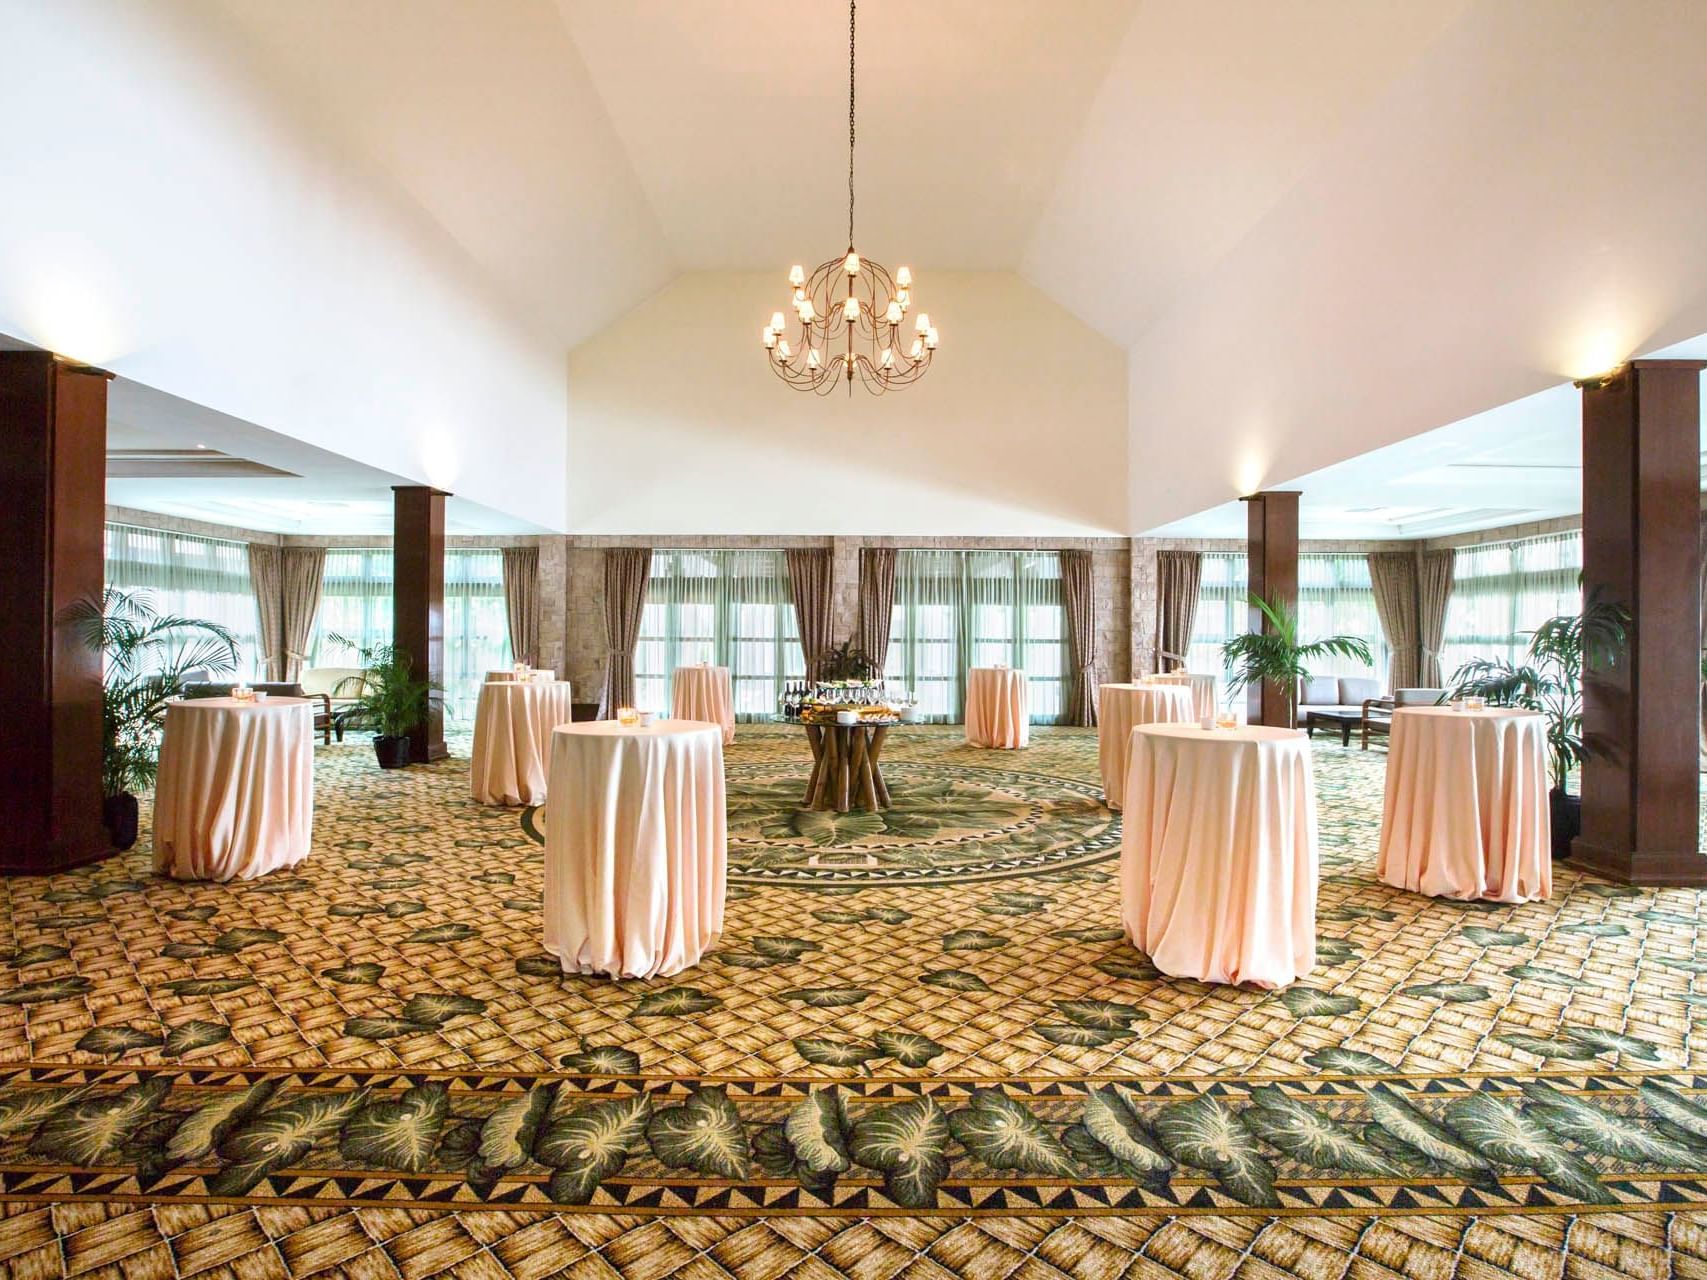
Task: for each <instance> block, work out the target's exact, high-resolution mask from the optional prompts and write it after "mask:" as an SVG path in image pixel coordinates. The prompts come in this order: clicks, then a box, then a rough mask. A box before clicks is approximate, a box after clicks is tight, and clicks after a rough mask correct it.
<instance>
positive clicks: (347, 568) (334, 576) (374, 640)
mask: <svg viewBox="0 0 1707 1280" xmlns="http://www.w3.org/2000/svg"><path fill="white" fill-rule="evenodd" d="M333 636H342V637H343V638H344V639H345V640H348V641H349V642H350V643H351V644H352V645H354V646H355V648H346V647H345V646H343V645H341V644H338V643H337V642H336V641H334V640H333V639H332V637H333ZM390 641H391V552H390V551H389V550H388V549H385V548H381V547H357V548H354V549H351V548H342V547H340V548H334V549H331V550H328V551H327V552H326V568H325V570H324V572H323V573H322V575H321V579H320V612H319V613H318V614H316V615H315V619H314V647H313V649H312V650H311V651H310V655H309V662H308V665H309V666H312V667H353V666H356V665H358V664H359V662H360V658H358V657H357V655H356V649H366V648H369V647H371V646H373V645H376V644H388V643H390Z"/></svg>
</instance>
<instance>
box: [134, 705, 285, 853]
mask: <svg viewBox="0 0 1707 1280" xmlns="http://www.w3.org/2000/svg"><path fill="white" fill-rule="evenodd" d="M317 705H318V703H316V702H313V701H310V700H309V699H307V698H268V699H266V700H265V701H258V702H239V701H237V699H235V698H186V699H184V700H182V701H179V702H173V703H171V704H169V705H168V706H167V708H166V727H165V732H164V734H163V735H162V737H161V740H160V769H159V772H158V774H157V775H156V777H155V780H154V870H155V871H156V872H158V873H159V874H161V875H166V876H172V877H174V878H175V879H179V880H253V879H255V878H256V877H257V876H264V875H266V874H267V872H269V871H275V870H277V869H278V868H280V867H293V866H295V865H296V864H297V863H299V862H301V861H302V860H303V859H304V858H306V857H307V856H308V849H309V845H310V843H311V842H312V840H313V837H314V710H315V707H316V706H317Z"/></svg>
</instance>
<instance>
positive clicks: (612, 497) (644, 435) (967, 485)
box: [569, 271, 1126, 536]
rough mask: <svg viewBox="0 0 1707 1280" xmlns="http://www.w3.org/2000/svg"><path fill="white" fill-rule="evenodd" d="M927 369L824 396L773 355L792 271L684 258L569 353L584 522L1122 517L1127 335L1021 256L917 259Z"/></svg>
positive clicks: (1046, 521) (1030, 521) (889, 522)
mask: <svg viewBox="0 0 1707 1280" xmlns="http://www.w3.org/2000/svg"><path fill="white" fill-rule="evenodd" d="M915 297H916V305H917V306H918V307H919V308H920V309H923V310H926V311H928V312H929V313H930V316H931V319H932V320H933V321H934V322H935V323H936V325H937V327H938V328H939V329H940V330H941V332H942V347H941V349H940V350H939V351H938V353H937V356H936V360H935V362H934V364H933V367H932V368H931V370H930V372H929V373H927V374H926V375H925V376H924V378H923V379H922V380H921V381H919V382H918V383H916V384H915V385H913V386H911V387H907V388H904V389H901V390H897V391H894V392H891V393H889V394H887V395H885V396H882V397H873V396H871V395H869V394H868V393H866V392H865V391H864V390H862V389H859V388H857V387H856V388H855V390H854V393H853V396H852V397H851V398H850V397H849V396H848V395H847V394H846V392H845V391H838V392H836V393H834V394H832V395H829V396H827V397H824V398H822V399H820V398H818V397H816V396H812V395H809V394H805V393H802V392H798V391H795V390H792V389H791V388H789V387H788V386H786V385H784V384H783V383H782V382H781V381H780V380H778V379H777V378H776V377H775V376H774V375H773V374H772V373H771V372H770V370H769V369H768V368H767V366H766V360H765V352H764V349H763V348H762V347H761V346H760V344H759V330H760V329H761V328H762V327H763V326H764V324H765V322H766V320H767V319H769V317H770V315H771V313H772V312H773V311H776V310H778V309H786V308H785V307H784V304H785V303H786V302H787V285H786V281H785V280H784V277H783V273H782V272H780V271H779V272H776V273H770V274H765V275H758V274H748V273H741V274H731V273H723V272H717V273H699V274H690V275H685V276H682V277H679V278H678V279H677V280H676V281H675V283H674V284H672V285H671V286H670V287H669V288H667V289H666V290H664V292H663V293H661V294H660V295H658V296H657V297H655V298H653V299H652V300H651V301H649V302H647V303H645V304H644V305H642V306H640V307H639V308H637V309H636V310H634V311H633V312H631V313H629V314H628V315H627V316H625V317H624V318H623V319H622V320H620V321H619V322H618V323H617V324H615V325H614V326H612V327H611V328H610V329H607V330H606V331H605V332H603V333H601V334H599V335H598V336H596V337H594V338H593V339H592V340H590V341H589V342H587V343H585V344H583V345H582V346H580V347H578V348H576V349H575V351H574V352H572V353H571V355H570V360H569V384H570V422H571V427H570V444H569V507H570V521H571V530H572V531H573V532H576V533H604V534H615V533H659V534H667V533H748V534H765V533H833V534H844V533H845V534H871V535H907V534H912V535H931V534H966V535H996V536H999V535H1031V536H1047V535H1061V536H1086V535H1096V534H1113V533H1122V532H1124V531H1125V527H1126V524H1125V521H1126V358H1125V354H1124V353H1123V352H1122V351H1121V350H1120V349H1119V348H1118V347H1116V346H1115V345H1114V344H1113V343H1111V342H1109V341H1108V340H1107V339H1106V338H1103V337H1101V336H1100V335H1098V334H1097V333H1095V332H1094V331H1093V330H1091V329H1090V328H1088V327H1087V326H1086V325H1084V324H1083V323H1082V322H1080V321H1079V320H1077V319H1075V318H1074V317H1073V316H1072V315H1071V314H1070V313H1068V312H1067V311H1066V310H1064V309H1063V308H1062V307H1060V306H1059V305H1057V304H1056V303H1054V302H1052V301H1051V300H1050V299H1049V298H1047V297H1045V296H1044V295H1043V294H1042V293H1040V292H1039V291H1038V290H1036V289H1035V288H1033V287H1032V286H1031V285H1029V284H1027V283H1026V282H1025V281H1023V280H1021V279H1020V278H1019V277H1018V276H1017V275H1013V274H1011V273H1005V272H1004V273H981V272H980V273H938V272H929V271H921V272H920V273H919V281H918V285H917V288H916V290H915Z"/></svg>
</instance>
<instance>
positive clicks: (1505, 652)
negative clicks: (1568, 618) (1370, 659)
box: [1440, 531, 1583, 680]
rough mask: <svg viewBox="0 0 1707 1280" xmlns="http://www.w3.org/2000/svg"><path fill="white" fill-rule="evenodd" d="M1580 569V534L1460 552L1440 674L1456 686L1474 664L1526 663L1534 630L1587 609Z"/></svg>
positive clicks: (1581, 539) (1454, 571)
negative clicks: (1459, 673) (1457, 674)
mask: <svg viewBox="0 0 1707 1280" xmlns="http://www.w3.org/2000/svg"><path fill="white" fill-rule="evenodd" d="M1582 566H1583V538H1582V534H1581V533H1580V532H1576V531H1572V532H1570V533H1561V534H1552V535H1549V536H1547V537H1541V538H1524V539H1521V540H1519V541H1515V542H1486V543H1483V544H1482V545H1481V546H1478V547H1460V548H1459V549H1458V555H1457V557H1456V558H1455V559H1454V561H1453V568H1452V598H1451V600H1450V601H1449V602H1448V604H1447V607H1446V631H1445V636H1444V639H1443V642H1442V644H1441V646H1440V670H1441V673H1442V674H1443V675H1444V676H1445V677H1446V678H1447V679H1448V680H1450V679H1451V678H1452V673H1453V672H1454V671H1456V670H1458V668H1459V667H1461V666H1462V665H1463V664H1464V663H1466V662H1468V661H1469V660H1470V659H1471V658H1505V659H1507V660H1508V661H1512V662H1515V661H1517V660H1519V659H1520V658H1522V656H1523V653H1524V650H1525V649H1527V648H1528V646H1529V633H1530V632H1532V631H1534V630H1535V628H1536V627H1538V626H1540V625H1541V624H1542V623H1543V622H1545V621H1546V620H1547V619H1548V618H1551V617H1553V616H1554V615H1555V614H1560V613H1575V612H1577V611H1579V610H1580V609H1581V608H1582V587H1581V585H1580V583H1579V582H1578V575H1579V574H1580V573H1581V572H1582Z"/></svg>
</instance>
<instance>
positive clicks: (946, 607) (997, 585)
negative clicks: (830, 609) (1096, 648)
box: [884, 550, 1068, 724]
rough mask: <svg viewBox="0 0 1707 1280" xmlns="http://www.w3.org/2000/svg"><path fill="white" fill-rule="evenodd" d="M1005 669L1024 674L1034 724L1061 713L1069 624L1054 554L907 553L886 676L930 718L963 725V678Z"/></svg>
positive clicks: (900, 564)
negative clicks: (973, 671) (976, 670)
mask: <svg viewBox="0 0 1707 1280" xmlns="http://www.w3.org/2000/svg"><path fill="white" fill-rule="evenodd" d="M995 663H1006V664H1007V665H1009V666H1011V667H1015V668H1018V669H1020V670H1023V671H1024V672H1025V673H1026V683H1027V685H1028V687H1029V690H1030V693H1031V720H1032V723H1033V724H1054V723H1056V722H1057V721H1058V720H1059V719H1060V718H1061V714H1062V708H1063V706H1064V705H1065V700H1064V693H1065V680H1066V673H1067V668H1068V659H1067V618H1066V611H1065V610H1064V609H1063V608H1062V603H1061V557H1060V555H1059V553H1057V552H1054V551H952V550H937V551H926V550H903V551H900V552H898V553H897V554H896V556H895V610H894V615H893V620H892V622H891V624H890V628H889V654H888V657H887V658H886V660H885V662H884V673H885V675H886V677H887V678H888V681H889V683H891V684H899V685H903V686H905V687H906V688H908V689H911V690H912V691H913V694H914V696H915V697H917V698H918V700H919V706H920V709H921V711H922V712H923V713H924V715H925V717H926V718H927V719H930V720H936V721H960V720H963V719H964V718H965V709H966V690H965V679H966V671H967V669H968V668H969V667H987V666H992V665H994V664H995Z"/></svg>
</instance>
